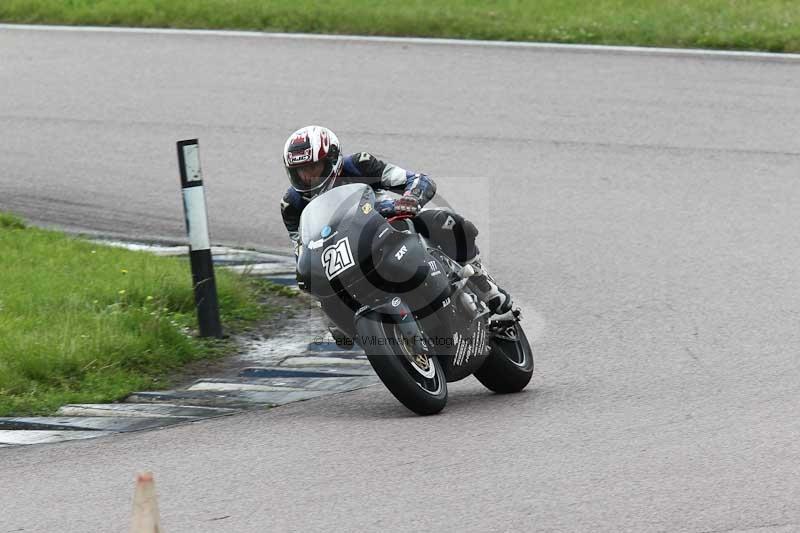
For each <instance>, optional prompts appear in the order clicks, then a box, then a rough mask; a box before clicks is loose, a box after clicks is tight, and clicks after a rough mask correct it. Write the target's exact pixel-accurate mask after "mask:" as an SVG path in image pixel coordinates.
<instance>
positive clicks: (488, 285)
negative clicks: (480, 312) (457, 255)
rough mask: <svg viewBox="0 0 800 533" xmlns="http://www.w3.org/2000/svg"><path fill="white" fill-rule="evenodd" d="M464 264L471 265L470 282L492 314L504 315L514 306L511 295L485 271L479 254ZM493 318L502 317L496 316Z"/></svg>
mask: <svg viewBox="0 0 800 533" xmlns="http://www.w3.org/2000/svg"><path fill="white" fill-rule="evenodd" d="M464 266H465V267H466V266H470V267H472V270H473V271H474V273H473V274H472V275H471V276H470V282H471V283H472V285H473V286H474V287H475V292H476V295H477V296H478V298H479V299H480V301H481V302H483V303H484V304H485V305H486V307H487V308H488V309H489V311H490V312H491V313H492V314H493V315H506V314H509V317H510V313H511V310H512V309H513V307H514V303H513V302H512V301H511V295H510V294H508V292H506V291H505V290H503V289H501V288H500V287H498V286H497V283H495V281H494V278H492V276H490V275H489V273H488V272H486V268H485V267H484V266H483V265H481V261H480V256H476V257H475V258H474V259H472V260H470V261H467V262H466V263H464ZM495 318H502V317H498V316H496V317H495Z"/></svg>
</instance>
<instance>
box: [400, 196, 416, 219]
mask: <svg viewBox="0 0 800 533" xmlns="http://www.w3.org/2000/svg"><path fill="white" fill-rule="evenodd" d="M394 211H395V213H396V214H398V215H411V216H412V217H413V216H415V215H416V214H417V213H419V198H417V197H416V196H411V195H410V194H406V195H404V196H401V197H400V198H398V199H397V200H395V201H394Z"/></svg>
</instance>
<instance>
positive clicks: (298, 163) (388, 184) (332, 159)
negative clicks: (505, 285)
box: [281, 125, 513, 315]
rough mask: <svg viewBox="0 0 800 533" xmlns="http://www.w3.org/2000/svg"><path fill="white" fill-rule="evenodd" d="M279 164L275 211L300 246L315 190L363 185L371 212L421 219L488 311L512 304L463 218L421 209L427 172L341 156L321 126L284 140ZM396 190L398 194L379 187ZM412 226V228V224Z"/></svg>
mask: <svg viewBox="0 0 800 533" xmlns="http://www.w3.org/2000/svg"><path fill="white" fill-rule="evenodd" d="M283 163H284V166H285V168H286V173H287V175H288V176H289V182H290V184H291V186H290V187H289V189H288V190H287V191H286V194H285V195H284V197H283V200H282V201H281V215H282V217H283V223H284V225H285V226H286V230H287V231H288V232H289V237H290V239H291V240H292V242H293V243H294V245H295V249H296V250H297V247H298V246H300V235H299V232H298V229H299V225H300V214H301V213H302V212H303V209H304V208H305V207H306V205H308V203H309V202H310V201H311V200H313V199H314V197H316V196H317V195H319V194H322V193H323V192H326V191H328V190H330V189H331V188H333V187H336V186H337V185H342V184H345V183H364V184H366V185H369V186H370V187H372V188H373V189H374V190H375V192H376V196H377V200H376V202H375V206H374V208H375V210H377V211H378V213H380V214H381V215H383V216H384V217H386V218H390V217H393V216H396V215H411V216H415V217H417V219H419V220H420V221H421V222H422V223H421V224H419V225H418V228H417V230H418V231H419V232H420V233H422V234H423V235H424V236H425V237H427V238H430V240H431V241H432V242H434V243H436V244H437V245H438V246H440V247H441V248H442V249H443V250H445V252H446V253H447V254H448V255H449V256H450V257H452V258H453V259H455V260H456V261H458V262H459V263H461V264H462V265H470V266H471V267H472V268H473V270H474V271H475V274H474V275H473V276H472V279H471V281H472V283H473V284H474V286H475V287H476V288H477V293H478V294H477V296H478V298H480V299H481V301H482V302H483V303H484V304H486V306H487V308H488V309H489V310H490V312H491V313H493V314H496V315H502V314H506V313H509V312H510V311H511V309H512V307H513V304H512V301H511V296H510V295H509V294H508V293H507V292H506V291H505V290H503V289H501V288H499V287H498V286H497V285H496V284H495V283H494V280H493V279H492V278H491V277H490V276H489V275H488V274H487V273H486V271H485V269H484V268H483V267H482V266H481V264H480V258H479V253H478V248H477V246H476V245H475V237H476V236H477V235H478V230H477V229H476V228H475V226H474V225H473V224H472V223H471V222H470V221H468V220H466V219H465V218H464V217H462V216H460V215H458V214H457V213H454V212H453V211H451V210H447V209H427V210H424V211H421V208H422V206H424V205H425V204H426V203H427V202H428V201H429V200H431V199H432V198H433V197H434V195H435V194H436V184H435V183H434V181H433V180H432V179H431V178H430V177H429V176H427V175H425V174H421V173H415V172H411V171H408V170H405V169H402V168H400V167H398V166H397V165H393V164H391V163H385V162H383V161H381V160H379V159H377V158H376V157H375V156H373V155H372V154H370V153H368V152H360V153H354V154H351V155H348V156H343V155H342V151H341V145H340V144H339V139H338V138H337V137H336V135H335V134H334V133H333V132H332V131H331V130H329V129H328V128H324V127H322V126H315V125H312V126H306V127H304V128H300V129H299V130H297V131H296V132H294V133H293V134H292V135H290V136H289V138H288V139H287V140H286V144H285V145H284V148H283ZM387 190H388V191H392V192H395V193H398V194H400V195H401V196H400V197H399V198H392V197H389V196H388V195H386V193H385V191H387ZM415 226H417V225H416V224H415Z"/></svg>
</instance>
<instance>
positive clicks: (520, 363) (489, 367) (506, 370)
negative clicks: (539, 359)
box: [475, 322, 533, 394]
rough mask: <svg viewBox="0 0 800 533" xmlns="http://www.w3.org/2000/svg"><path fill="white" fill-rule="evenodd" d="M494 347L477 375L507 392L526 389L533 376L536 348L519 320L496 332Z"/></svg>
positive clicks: (491, 388) (489, 387)
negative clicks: (534, 350) (532, 346)
mask: <svg viewBox="0 0 800 533" xmlns="http://www.w3.org/2000/svg"><path fill="white" fill-rule="evenodd" d="M489 345H490V346H491V347H492V351H491V353H490V354H489V357H488V358H487V359H486V362H485V363H483V366H481V367H480V368H479V369H478V370H477V371H476V372H475V377H476V378H478V381H480V382H481V383H483V385H484V386H485V387H486V388H487V389H489V390H492V391H494V392H497V393H500V394H506V393H510V392H519V391H521V390H522V389H524V388H525V387H526V386H527V385H528V383H529V382H530V380H531V377H532V376H533V351H532V350H531V345H530V343H528V338H527V337H526V336H525V332H524V331H522V326H520V325H519V322H515V323H514V324H513V325H511V326H507V327H503V328H502V329H501V330H500V331H495V332H493V335H492V339H491V341H490V342H489Z"/></svg>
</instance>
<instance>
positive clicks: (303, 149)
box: [283, 126, 344, 198]
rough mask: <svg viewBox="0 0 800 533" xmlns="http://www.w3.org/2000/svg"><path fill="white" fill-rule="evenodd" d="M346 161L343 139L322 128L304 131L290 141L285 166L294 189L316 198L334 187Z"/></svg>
mask: <svg viewBox="0 0 800 533" xmlns="http://www.w3.org/2000/svg"><path fill="white" fill-rule="evenodd" d="M343 162H344V158H343V157H342V150H341V147H340V146H339V138H338V137H336V134H334V133H333V132H332V131H331V130H329V129H328V128H324V127H322V126H306V127H304V128H300V129H299V130H297V131H296V132H294V133H292V135H291V136H289V138H288V139H287V140H286V144H285V145H284V147H283V164H284V166H285V167H286V174H287V175H288V176H289V182H290V183H291V184H292V188H293V189H294V190H295V191H297V192H298V193H300V194H301V195H303V196H305V197H306V198H313V197H314V196H316V195H318V194H320V193H323V192H325V191H327V190H328V189H330V188H331V187H333V185H334V184H335V182H336V178H338V177H339V176H340V175H341V173H342V166H343Z"/></svg>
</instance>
